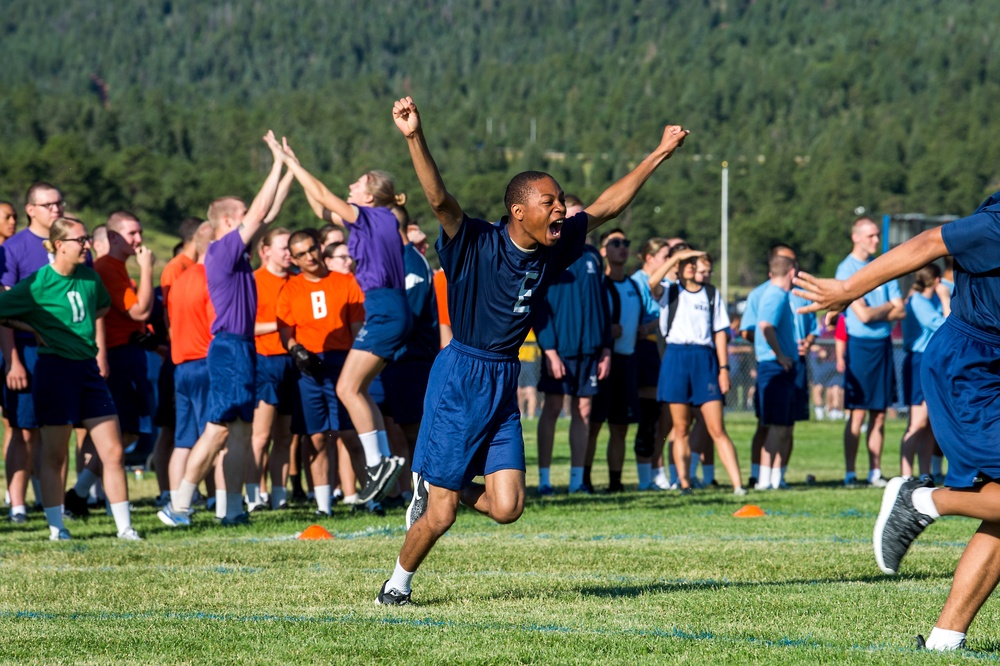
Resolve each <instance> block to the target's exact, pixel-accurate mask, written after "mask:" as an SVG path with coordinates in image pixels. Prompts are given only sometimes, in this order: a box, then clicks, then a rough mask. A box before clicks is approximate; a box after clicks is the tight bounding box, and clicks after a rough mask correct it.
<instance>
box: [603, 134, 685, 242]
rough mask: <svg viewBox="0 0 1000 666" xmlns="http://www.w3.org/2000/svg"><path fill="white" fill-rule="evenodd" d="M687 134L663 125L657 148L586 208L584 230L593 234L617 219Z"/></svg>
mask: <svg viewBox="0 0 1000 666" xmlns="http://www.w3.org/2000/svg"><path fill="white" fill-rule="evenodd" d="M688 134H690V132H688V130H686V129H684V128H683V127H681V126H680V125H667V126H666V127H665V128H664V129H663V136H662V137H661V138H660V145H658V146H657V147H656V150H654V151H653V152H652V153H650V154H649V155H648V156H647V157H646V159H644V160H643V161H642V162H640V163H639V166H637V167H636V168H634V169H632V171H630V172H629V173H628V175H626V176H625V177H624V178H622V179H621V180H619V181H618V182H617V183H615V184H614V185H612V186H611V187H609V188H608V189H606V190H604V192H603V193H602V194H601V196H599V197H597V201H595V202H594V203H592V204H590V205H589V206H587V215H588V216H589V217H590V220H589V221H588V224H587V231H588V232H590V231H593V230H594V229H596V228H597V227H599V226H601V225H602V224H604V223H605V222H607V221H608V220H611V219H614V218H616V217H618V216H619V215H620V214H621V212H622V211H623V210H625V209H626V208H628V205H629V204H630V203H632V200H633V199H635V195H636V194H638V193H639V190H640V189H642V186H643V185H644V184H645V183H646V181H647V180H649V177H650V176H652V175H653V172H654V171H656V169H657V168H658V167H659V166H660V165H661V164H663V163H664V162H665V161H667V160H668V159H670V156H671V155H673V154H674V151H675V150H677V149H678V148H680V147H681V145H682V144H683V143H684V137H686V136H687V135H688Z"/></svg>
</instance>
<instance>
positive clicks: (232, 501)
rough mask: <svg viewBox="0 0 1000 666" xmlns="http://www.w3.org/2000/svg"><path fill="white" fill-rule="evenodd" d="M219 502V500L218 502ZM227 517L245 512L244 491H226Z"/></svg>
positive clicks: (234, 516) (233, 516)
mask: <svg viewBox="0 0 1000 666" xmlns="http://www.w3.org/2000/svg"><path fill="white" fill-rule="evenodd" d="M216 504H218V502H216ZM225 505H226V518H236V517H237V516H239V515H240V514H242V513H243V493H230V492H227V493H226V499H225Z"/></svg>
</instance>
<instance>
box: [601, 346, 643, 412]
mask: <svg viewBox="0 0 1000 666" xmlns="http://www.w3.org/2000/svg"><path fill="white" fill-rule="evenodd" d="M590 419H591V421H590V422H591V423H604V422H605V421H607V422H608V423H611V424H613V425H628V424H629V423H638V422H639V379H638V370H637V367H636V362H635V355H634V354H630V355H627V356H626V355H624V354H612V355H611V372H610V373H609V374H608V377H607V378H606V379H604V380H602V381H600V382H598V388H597V395H596V396H595V397H594V401H593V403H592V405H591V408H590Z"/></svg>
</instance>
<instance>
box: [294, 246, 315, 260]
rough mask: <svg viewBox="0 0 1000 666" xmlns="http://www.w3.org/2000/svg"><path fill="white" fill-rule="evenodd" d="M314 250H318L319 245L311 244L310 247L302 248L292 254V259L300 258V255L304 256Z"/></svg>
mask: <svg viewBox="0 0 1000 666" xmlns="http://www.w3.org/2000/svg"><path fill="white" fill-rule="evenodd" d="M314 252H319V246H318V245H313V246H312V247H310V248H308V249H306V250H303V251H302V252H296V253H295V254H293V255H292V259H301V258H302V257H304V256H306V255H307V254H312V253H314Z"/></svg>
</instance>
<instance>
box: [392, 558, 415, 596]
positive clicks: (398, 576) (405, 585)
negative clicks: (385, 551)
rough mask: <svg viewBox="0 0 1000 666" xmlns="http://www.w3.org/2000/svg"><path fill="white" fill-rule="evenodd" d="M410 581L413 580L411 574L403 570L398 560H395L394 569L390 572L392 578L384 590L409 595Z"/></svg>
mask: <svg viewBox="0 0 1000 666" xmlns="http://www.w3.org/2000/svg"><path fill="white" fill-rule="evenodd" d="M411 580H413V572H412V571H407V570H406V569H404V568H403V566H402V565H401V564H400V563H399V558H396V569H395V571H393V572H392V578H390V579H389V582H388V583H386V584H385V589H387V590H396V591H397V592H402V593H403V594H409V593H410V581H411Z"/></svg>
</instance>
